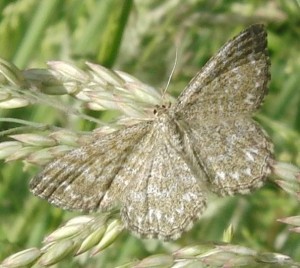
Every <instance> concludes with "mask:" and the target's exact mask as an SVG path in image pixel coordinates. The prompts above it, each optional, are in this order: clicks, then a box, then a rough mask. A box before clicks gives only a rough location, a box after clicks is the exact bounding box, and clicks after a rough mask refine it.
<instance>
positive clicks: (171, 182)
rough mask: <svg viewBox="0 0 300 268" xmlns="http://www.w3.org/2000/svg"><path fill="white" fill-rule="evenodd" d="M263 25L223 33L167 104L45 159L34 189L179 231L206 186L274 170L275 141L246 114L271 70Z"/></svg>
mask: <svg viewBox="0 0 300 268" xmlns="http://www.w3.org/2000/svg"><path fill="white" fill-rule="evenodd" d="M269 67H270V63H269V57H268V52H267V33H266V30H265V27H264V26H263V25H262V24H255V25H252V26H250V27H248V28H247V29H245V30H244V31H242V32H241V33H240V34H238V35H237V36H236V37H235V38H233V39H232V40H230V41H229V42H227V43H226V44H225V45H224V46H223V47H222V48H221V49H220V50H219V52H218V53H217V54H216V55H215V56H214V57H212V58H211V59H210V60H209V61H208V62H207V63H206V64H205V65H204V67H203V68H202V69H201V70H200V72H199V73H197V74H196V76H195V77H194V78H193V79H192V80H191V81H190V83H189V84H188V85H187V86H186V88H185V89H184V90H183V91H182V93H181V94H180V95H179V97H178V98H177V100H176V102H174V103H172V104H171V105H170V106H160V107H158V108H153V111H154V114H155V115H154V117H153V119H151V120H150V119H149V120H148V121H145V122H139V123H137V124H134V125H132V126H127V127H124V128H122V129H120V130H116V131H114V132H112V133H110V134H106V135H103V136H102V137H101V138H98V139H94V141H92V142H90V143H88V144H86V145H84V146H82V147H79V148H77V149H74V150H72V151H70V152H68V153H66V154H65V155H63V156H61V157H59V158H57V159H55V160H54V161H52V162H50V163H49V164H48V165H46V167H45V168H44V169H43V170H42V171H41V172H40V173H39V174H38V175H37V176H36V177H35V178H33V179H32V180H31V182H30V190H31V191H32V192H33V194H35V195H37V196H39V197H41V198H44V199H46V200H48V202H50V203H51V204H53V205H55V206H58V207H60V208H63V209H67V210H79V211H84V212H92V211H107V210H110V209H113V208H115V207H118V208H119V209H120V216H121V219H122V222H123V223H124V225H125V227H126V228H127V229H128V230H130V231H132V232H133V233H135V234H137V235H139V236H141V237H147V238H159V239H164V240H168V239H177V238H179V237H180V236H181V234H182V232H183V231H185V230H188V229H190V228H191V227H192V226H193V223H194V222H195V221H196V220H197V219H198V218H199V217H200V216H201V214H202V213H203V211H204V209H205V208H206V204H207V193H209V192H212V193H214V194H217V195H218V196H228V195H235V194H246V193H249V192H251V191H252V190H254V189H257V188H259V187H261V186H262V185H263V184H264V182H265V180H266V177H267V176H268V175H269V174H270V172H271V169H270V161H271V159H272V144H271V143H270V141H269V139H268V138H267V136H266V134H265V133H264V131H263V130H262V128H261V127H260V126H259V125H258V124H257V123H256V122H255V121H253V119H252V118H251V115H252V114H253V112H255V111H256V110H257V109H258V108H259V107H260V105H261V104H262V101H263V99H264V97H265V95H266V94H267V84H268V81H269V79H270V74H269Z"/></svg>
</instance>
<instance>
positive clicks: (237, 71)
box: [173, 24, 270, 120]
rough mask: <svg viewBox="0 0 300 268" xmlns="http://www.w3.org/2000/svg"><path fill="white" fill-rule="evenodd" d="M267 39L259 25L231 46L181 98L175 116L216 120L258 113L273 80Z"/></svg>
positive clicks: (193, 82) (242, 34) (213, 59)
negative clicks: (222, 117) (223, 117)
mask: <svg viewBox="0 0 300 268" xmlns="http://www.w3.org/2000/svg"><path fill="white" fill-rule="evenodd" d="M266 37H267V34H266V31H265V29H264V26H263V25H261V24H255V25H252V26H250V27H249V28H247V29H246V30H244V31H243V32H241V33H240V34H239V35H238V36H237V37H235V38H234V39H233V40H231V41H229V42H227V43H226V44H225V45H224V46H223V47H222V48H221V49H220V51H219V52H218V53H217V54H216V56H214V57H212V58H211V59H210V60H209V61H208V62H207V64H206V65H205V66H204V67H203V68H202V69H201V71H200V72H199V73H198V74H197V75H196V76H195V77H194V78H193V79H192V80H191V82H190V83H189V84H188V86H187V87H186V88H185V90H184V91H183V92H182V94H181V95H180V96H179V98H178V102H177V103H176V104H175V105H174V107H173V111H174V113H175V116H176V117H177V118H183V119H189V120H194V119H195V120H197V119H198V120H200V118H201V120H206V119H210V120H212V119H214V118H218V117H220V116H227V117H231V116H236V115H237V114H239V115H241V114H243V113H244V114H249V113H251V112H253V111H255V110H256V109H257V108H258V107H259V106H260V104H261V102H262V100H263V98H264V96H265V94H266V93H267V83H268V81H269V78H270V75H269V58H268V53H267V38H266Z"/></svg>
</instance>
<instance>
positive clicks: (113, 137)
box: [30, 122, 152, 211]
mask: <svg viewBox="0 0 300 268" xmlns="http://www.w3.org/2000/svg"><path fill="white" fill-rule="evenodd" d="M151 125H152V124H151V122H148V123H140V124H138V125H134V126H131V127H127V128H124V129H122V130H119V131H115V132H113V133H111V134H108V135H104V136H101V137H100V138H99V139H98V140H96V141H94V142H93V143H90V144H87V145H86V146H83V147H80V148H78V149H75V150H73V151H71V152H69V153H67V154H65V155H63V156H62V157H59V158H57V159H56V160H54V161H53V162H51V163H49V164H48V165H47V166H46V167H45V168H44V169H43V170H42V172H41V173H40V174H38V176H36V177H35V178H33V179H32V180H31V182H30V190H31V191H32V192H33V194H35V195H37V196H39V197H41V198H44V199H47V200H48V201H49V202H50V203H52V204H54V205H56V206H58V207H61V208H64V209H70V210H81V211H94V210H97V209H101V208H108V207H110V206H112V205H113V202H114V203H115V202H116V201H118V200H116V199H117V198H115V199H114V200H112V201H113V202H111V203H109V202H107V200H106V199H105V200H104V198H105V196H106V193H107V191H108V189H109V188H110V186H111V184H112V182H113V180H114V179H115V177H116V174H118V172H119V171H120V170H121V169H122V168H123V166H124V165H125V162H126V159H127V157H128V155H130V154H135V152H134V147H135V146H136V144H138V143H139V142H142V139H143V137H144V135H145V134H146V133H147V132H148V131H149V129H150V128H151ZM125 187H126V185H120V190H121V189H124V188H125ZM117 197H118V195H117ZM103 201H105V202H103ZM102 203H103V204H102Z"/></svg>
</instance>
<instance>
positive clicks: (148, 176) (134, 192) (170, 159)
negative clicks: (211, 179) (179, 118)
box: [121, 131, 206, 240]
mask: <svg viewBox="0 0 300 268" xmlns="http://www.w3.org/2000/svg"><path fill="white" fill-rule="evenodd" d="M159 133H160V131H156V134H155V133H154V134H153V138H152V141H151V142H149V144H148V146H145V147H144V148H141V150H143V152H144V154H143V162H144V163H143V165H142V166H140V163H139V162H137V161H134V162H128V166H130V167H131V168H133V169H135V170H139V172H138V173H137V174H134V176H132V175H131V173H130V171H128V172H126V174H123V176H124V177H125V178H126V177H128V176H129V177H132V179H131V182H130V184H129V185H128V187H127V190H126V193H124V195H122V209H121V217H122V220H123V222H124V223H125V226H126V227H127V228H128V229H130V230H131V231H133V232H134V233H136V234H138V235H140V236H142V237H148V238H154V237H156V238H160V239H164V240H167V239H176V238H178V237H179V236H180V235H181V233H182V232H183V231H184V230H187V229H189V228H191V227H192V225H193V222H194V221H195V220H196V219H197V218H199V216H200V215H201V213H202V212H203V210H204V208H205V206H206V203H205V197H204V195H203V191H202V189H201V183H200V181H199V180H198V179H197V178H196V177H195V175H194V174H193V173H192V172H191V170H190V168H189V167H188V165H187V163H186V162H185V161H184V160H183V159H182V157H181V155H180V154H179V153H178V150H177V149H178V148H174V147H173V146H170V144H169V143H168V141H166V140H164V138H165V137H164V136H162V135H161V136H159ZM160 134H161V133H160ZM137 153H138V154H139V151H138V152H137Z"/></svg>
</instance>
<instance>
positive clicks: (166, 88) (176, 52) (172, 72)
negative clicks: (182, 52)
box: [162, 46, 178, 99]
mask: <svg viewBox="0 0 300 268" xmlns="http://www.w3.org/2000/svg"><path fill="white" fill-rule="evenodd" d="M177 60H178V47H177V46H176V50H175V61H174V64H173V68H172V71H171V73H170V75H169V79H168V82H167V85H166V87H165V89H164V91H163V93H162V99H164V97H165V95H166V92H167V90H168V87H169V85H170V83H171V79H172V76H173V74H174V72H175V69H176V65H177Z"/></svg>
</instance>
